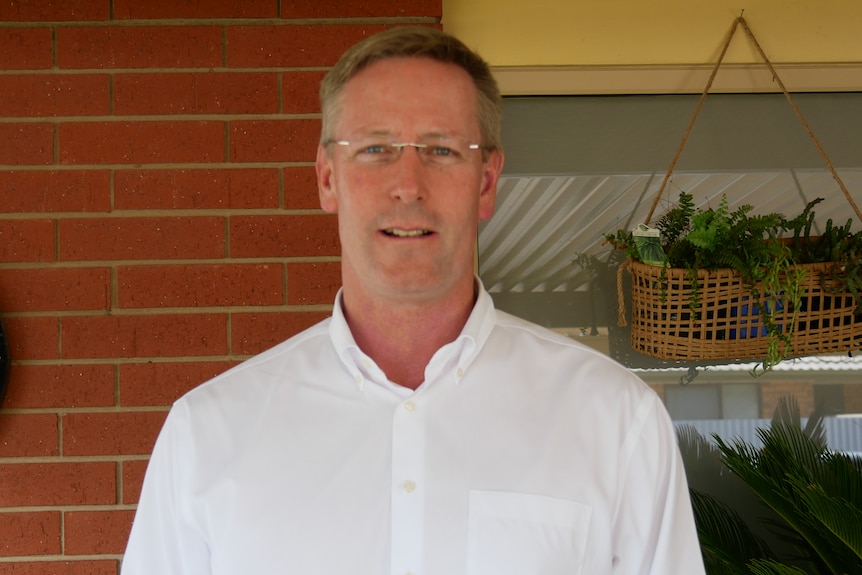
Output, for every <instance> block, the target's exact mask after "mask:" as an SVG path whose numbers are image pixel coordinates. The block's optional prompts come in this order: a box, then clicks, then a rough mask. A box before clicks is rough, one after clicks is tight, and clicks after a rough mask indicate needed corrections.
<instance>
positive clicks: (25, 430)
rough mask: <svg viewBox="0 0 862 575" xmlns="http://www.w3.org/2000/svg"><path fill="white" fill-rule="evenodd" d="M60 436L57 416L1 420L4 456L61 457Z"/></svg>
mask: <svg viewBox="0 0 862 575" xmlns="http://www.w3.org/2000/svg"><path fill="white" fill-rule="evenodd" d="M59 437H60V434H59V429H58V427H57V415H56V414H53V413H26V414H24V413H4V414H3V417H0V457H45V456H50V455H59V454H60V451H59V448H60V440H59ZM2 539H3V538H2V536H0V540H2Z"/></svg>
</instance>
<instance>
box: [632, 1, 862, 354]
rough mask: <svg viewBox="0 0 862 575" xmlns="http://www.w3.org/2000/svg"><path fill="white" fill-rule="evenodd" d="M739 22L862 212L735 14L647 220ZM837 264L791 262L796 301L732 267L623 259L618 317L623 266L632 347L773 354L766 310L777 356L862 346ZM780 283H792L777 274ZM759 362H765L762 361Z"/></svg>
mask: <svg viewBox="0 0 862 575" xmlns="http://www.w3.org/2000/svg"><path fill="white" fill-rule="evenodd" d="M740 26H741V27H742V28H743V29H744V30H745V32H746V33H747V35H748V37H749V38H750V39H751V41H752V42H753V44H754V46H755V48H756V49H757V51H758V52H759V54H760V56H761V57H762V59H763V61H764V63H765V64H766V65H767V67H768V68H769V70H770V71H771V72H772V74H773V79H774V80H775V82H776V83H777V84H778V86H779V87H780V88H781V90H782V91H783V92H784V95H785V97H786V98H787V101H788V103H789V104H790V106H791V107H792V108H793V111H794V112H795V113H796V116H797V117H798V118H799V120H800V122H801V123H802V125H803V127H804V128H805V131H806V133H807V134H808V136H809V137H810V138H811V140H812V141H813V142H814V145H815V147H816V148H817V150H818V152H820V155H821V156H822V158H823V160H824V162H825V163H826V166H827V168H828V169H829V170H830V171H831V172H832V176H833V178H834V179H835V181H836V182H837V183H838V185H839V187H840V188H841V191H842V192H843V193H844V196H845V198H847V201H848V202H849V204H850V206H851V207H852V208H853V210H854V212H855V213H856V215H857V217H859V218H860V219H862V212H860V210H859V207H858V206H857V205H856V203H855V202H854V201H853V198H852V196H851V195H850V192H849V191H848V190H847V188H846V186H845V185H844V183H843V182H842V181H841V178H840V177H839V176H838V173H837V172H836V171H835V168H834V166H833V165H832V162H830V161H829V158H828V156H827V155H826V152H825V151H824V150H823V148H822V146H821V145H820V143H819V141H818V140H817V138H816V137H815V136H814V133H813V132H812V131H811V128H810V127H809V126H808V123H807V122H806V121H805V118H803V117H802V113H801V112H800V111H799V109H798V108H797V107H796V104H795V103H794V102H793V98H792V97H791V96H790V93H789V92H788V90H787V88H786V87H785V86H784V84H783V83H782V82H781V79H780V78H779V77H778V73H777V72H776V70H775V69H774V67H773V66H772V64H771V62H770V61H769V59H768V58H767V57H766V54H765V53H764V52H763V50H762V49H761V48H760V45H759V44H758V42H757V39H756V38H755V37H754V34H753V33H752V32H751V29H750V28H749V27H748V24H747V23H746V22H745V20H744V19H743V18H742V17H741V16H740V17H739V18H737V19H736V20H735V21H734V24H733V26H732V27H731V30H730V33H729V35H728V37H727V40H726V42H725V44H724V46H723V48H722V51H721V54H720V56H719V58H718V61H717V62H716V64H715V67H714V68H713V70H712V74H711V75H710V77H709V79H708V81H707V84H706V87H705V88H704V90H703V92H702V94H701V97H700V100H699V101H698V105H697V107H696V109H695V112H694V115H693V116H692V118H691V121H690V122H689V125H688V128H687V129H686V131H685V133H684V134H683V137H682V141H681V142H680V145H679V148H678V149H677V152H676V155H675V156H674V157H673V159H672V160H671V163H670V166H669V167H668V170H667V173H666V174H665V177H664V180H663V181H662V184H661V187H660V188H659V190H658V193H657V194H656V196H655V198H654V200H653V203H652V207H651V208H650V211H649V214H648V215H647V217H646V220H645V223H649V221H650V218H652V215H653V212H654V210H655V208H656V206H657V205H658V203H659V200H660V198H661V197H662V193H663V192H664V189H665V187H666V185H667V183H668V180H669V179H670V176H671V174H672V173H673V170H674V167H675V165H676V162H677V160H678V159H679V156H680V154H681V152H682V149H683V147H684V146H685V143H686V140H687V139H688V136H689V134H690V133H691V130H692V127H693V126H694V122H695V119H696V118H697V115H698V113H699V111H700V109H701V107H702V105H703V102H704V100H705V98H706V97H707V94H708V92H709V89H710V87H711V85H712V82H713V80H714V78H715V75H716V73H717V72H718V68H719V66H720V65H721V62H722V59H723V58H724V55H725V53H726V52H727V48H728V46H729V45H730V41H731V39H732V38H733V35H734V32H735V31H736V29H737V27H740ZM836 265H837V264H836V263H834V262H826V263H816V264H804V265H798V266H795V267H793V268H791V269H790V270H789V272H790V273H793V272H794V271H798V270H800V269H804V270H805V272H806V273H805V276H804V279H803V280H802V281H801V285H800V286H799V287H800V288H801V290H800V291H799V293H801V294H802V295H801V298H800V299H799V301H798V305H795V306H794V305H792V304H789V303H788V302H787V300H785V299H784V297H783V295H784V294H766V293H765V290H764V289H763V286H762V285H755V286H753V288H754V291H755V292H756V293H758V294H764V295H763V297H762V301H757V299H756V298H755V297H754V295H753V293H752V291H750V290H749V289H748V288H747V287H746V286H745V284H744V281H743V279H742V276H741V274H740V273H739V272H738V271H736V270H732V269H719V270H707V269H700V270H697V279H696V281H694V282H693V281H692V278H691V276H690V272H689V270H687V269H681V268H666V267H663V266H652V265H647V264H644V263H640V262H638V261H634V260H628V261H627V262H625V263H624V264H623V265H622V266H621V267H620V269H619V271H618V275H617V286H618V288H617V290H618V297H619V309H620V318H619V325H621V326H624V325H625V324H626V321H625V315H626V314H625V305H624V298H623V296H622V279H621V278H622V273H623V270H624V269H628V270H629V272H630V274H631V277H632V316H631V343H632V349H634V350H635V351H637V352H639V353H641V354H644V355H647V356H650V357H654V358H658V359H663V360H674V361H692V360H696V361H704V360H707V361H708V360H740V359H748V358H751V359H758V360H760V359H762V358H764V357H767V356H770V355H772V357H773V359H774V356H775V354H770V353H769V349H770V343H772V345H773V346H774V345H775V342H776V330H775V329H772V330H770V329H768V327H767V325H766V322H765V318H764V314H763V313H762V311H763V310H765V311H766V314H767V315H768V316H769V317H770V318H771V321H772V324H773V326H777V330H778V333H779V336H778V339H779V340H780V343H782V344H785V343H786V344H789V347H787V348H785V349H781V350H779V352H778V355H779V356H780V357H781V358H784V357H790V356H801V355H815V354H825V353H835V352H842V351H848V350H853V349H858V348H860V347H862V316H860V315H858V314H857V312H858V311H859V310H857V306H856V300H855V298H854V296H853V294H851V293H846V292H845V290H846V288H845V287H842V283H841V282H840V281H839V280H838V279H834V275H835V274H832V273H830V272H831V271H833V270H834V269H835V266H836ZM779 285H790V284H789V283H785V282H780V284H779ZM693 299H694V300H695V301H694V302H693V301H692V300H693ZM764 306H765V307H764ZM773 351H774V350H773ZM779 360H780V359H779ZM771 361H772V360H771ZM770 365H772V363H771V362H770ZM764 366H765V367H766V368H767V369H768V366H766V363H764Z"/></svg>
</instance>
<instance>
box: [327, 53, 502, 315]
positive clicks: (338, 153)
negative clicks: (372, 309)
mask: <svg viewBox="0 0 862 575" xmlns="http://www.w3.org/2000/svg"><path fill="white" fill-rule="evenodd" d="M340 104H341V108H340V110H341V112H340V115H339V117H338V119H337V121H336V123H335V130H334V133H335V136H334V138H335V139H336V140H339V141H342V142H350V143H352V144H354V145H351V146H347V145H337V144H331V145H330V146H329V150H327V149H326V148H325V147H321V148H320V149H318V154H317V174H318V184H319V190H320V203H321V207H322V208H323V209H324V210H325V211H327V212H337V213H338V222H339V233H340V238H341V244H342V273H343V280H344V285H345V288H346V289H350V290H357V289H358V290H362V291H364V292H365V294H366V295H369V296H383V297H386V298H388V299H389V300H391V301H393V302H395V301H413V302H415V303H421V302H427V301H442V300H444V299H445V298H446V297H447V296H449V295H451V294H453V293H455V290H456V289H457V288H459V287H460V288H461V289H463V288H464V287H465V285H467V284H469V285H470V289H472V281H473V280H472V278H473V269H474V250H475V245H476V235H477V226H478V221H479V220H480V219H487V218H489V217H490V216H491V215H492V213H493V211H494V199H495V195H496V188H497V180H498V178H499V175H500V171H501V170H502V166H503V157H502V154H501V153H500V152H491V153H490V154H489V155H488V157H487V160H483V154H482V150H475V149H474V150H466V151H464V155H463V158H461V159H460V160H458V159H456V160H454V161H453V160H451V157H449V155H448V153H447V151H446V150H444V149H442V148H440V147H435V148H433V149H429V148H426V149H424V150H422V154H420V153H419V150H417V149H415V148H413V147H410V146H408V147H405V148H404V149H403V150H402V151H401V152H400V154H395V155H393V156H392V157H390V159H389V160H387V161H381V160H380V157H379V152H380V151H381V150H382V148H380V147H371V148H368V147H357V146H356V145H355V143H356V142H364V143H368V142H371V143H377V142H398V143H403V142H420V143H422V142H432V143H434V144H439V143H441V142H442V143H447V142H459V143H460V144H463V143H474V144H483V142H482V141H481V138H480V130H479V124H478V121H477V119H476V89H475V87H474V86H473V82H472V80H471V79H470V77H469V75H468V74H467V73H466V72H465V71H464V70H462V69H461V68H459V67H457V66H455V65H452V64H444V63H440V62H436V61H434V60H431V59H427V58H392V59H387V60H382V61H378V62H375V63H373V64H371V65H369V66H368V67H367V68H365V69H363V70H362V71H361V72H359V73H358V74H357V75H356V76H354V77H353V78H352V79H351V80H350V81H349V82H348V83H347V85H346V86H345V87H344V91H343V93H342V95H341V100H340ZM460 144H453V145H455V146H456V147H458V146H460ZM459 149H462V150H463V149H464V148H463V146H460V148H459ZM390 151H391V150H390ZM441 156H447V159H445V160H441Z"/></svg>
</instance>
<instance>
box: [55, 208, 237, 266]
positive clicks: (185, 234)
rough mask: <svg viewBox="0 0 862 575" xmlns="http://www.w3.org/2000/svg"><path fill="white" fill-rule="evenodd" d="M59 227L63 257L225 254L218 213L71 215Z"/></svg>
mask: <svg viewBox="0 0 862 575" xmlns="http://www.w3.org/2000/svg"><path fill="white" fill-rule="evenodd" d="M59 230H60V231H59V238H60V259H61V260H62V261H87V260H96V261H101V260H139V259H186V258H191V259H199V258H221V257H224V255H225V239H224V234H225V231H224V220H223V218H218V217H177V218H113V219H104V218H94V219H74V220H73V219H69V220H61V221H60V222H59Z"/></svg>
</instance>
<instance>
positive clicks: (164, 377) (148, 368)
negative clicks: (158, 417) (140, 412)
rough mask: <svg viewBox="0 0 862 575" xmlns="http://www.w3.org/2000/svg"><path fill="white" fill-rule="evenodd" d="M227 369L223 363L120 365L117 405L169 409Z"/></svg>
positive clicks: (224, 362) (229, 365)
mask: <svg viewBox="0 0 862 575" xmlns="http://www.w3.org/2000/svg"><path fill="white" fill-rule="evenodd" d="M231 366H232V364H231V363H230V362H227V361H201V362H169V363H162V362H159V363H154V362H148V363H129V364H123V365H121V366H120V405H122V406H124V407H126V406H170V405H171V404H173V402H175V401H176V400H177V399H179V398H180V397H181V396H182V395H184V394H185V393H187V392H188V391H190V390H192V389H194V388H195V387H197V386H199V385H200V384H202V383H204V382H205V381H208V380H210V379H212V378H214V377H215V376H217V375H218V374H220V373H222V372H224V371H226V370H228V369H229V368H230V367H231Z"/></svg>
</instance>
